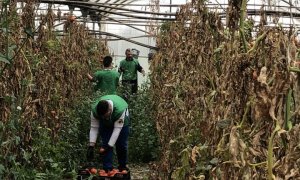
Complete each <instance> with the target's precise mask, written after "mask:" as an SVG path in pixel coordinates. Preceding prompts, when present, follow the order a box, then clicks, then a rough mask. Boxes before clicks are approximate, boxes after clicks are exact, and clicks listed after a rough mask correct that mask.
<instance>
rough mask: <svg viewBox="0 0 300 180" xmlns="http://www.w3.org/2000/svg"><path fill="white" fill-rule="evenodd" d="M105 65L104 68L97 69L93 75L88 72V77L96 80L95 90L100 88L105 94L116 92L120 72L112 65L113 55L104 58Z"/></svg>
mask: <svg viewBox="0 0 300 180" xmlns="http://www.w3.org/2000/svg"><path fill="white" fill-rule="evenodd" d="M103 65H104V69H103V70H99V71H96V72H95V73H94V75H93V76H91V75H89V74H88V79H89V80H90V81H93V82H96V85H95V87H94V90H95V91H98V90H100V91H101V92H103V93H104V94H116V93H117V92H116V91H117V87H118V85H119V78H120V74H119V73H118V72H117V71H115V70H113V69H112V67H111V66H112V57H111V56H106V57H105V58H104V60H103Z"/></svg>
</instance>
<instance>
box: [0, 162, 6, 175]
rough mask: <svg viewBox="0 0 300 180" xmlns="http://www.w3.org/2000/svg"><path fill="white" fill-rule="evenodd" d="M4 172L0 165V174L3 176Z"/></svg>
mask: <svg viewBox="0 0 300 180" xmlns="http://www.w3.org/2000/svg"><path fill="white" fill-rule="evenodd" d="M4 171H5V167H4V166H3V165H2V164H0V174H4Z"/></svg>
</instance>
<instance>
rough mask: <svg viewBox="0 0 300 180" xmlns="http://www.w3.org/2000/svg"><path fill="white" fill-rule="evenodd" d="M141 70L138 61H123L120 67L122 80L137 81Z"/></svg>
mask: <svg viewBox="0 0 300 180" xmlns="http://www.w3.org/2000/svg"><path fill="white" fill-rule="evenodd" d="M139 68H141V66H140V64H139V62H138V60H137V59H134V58H133V60H131V61H127V60H126V59H123V60H122V61H121V62H120V67H119V69H121V71H122V73H123V74H122V80H137V71H138V70H139Z"/></svg>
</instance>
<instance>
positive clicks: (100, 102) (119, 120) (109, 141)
mask: <svg viewBox="0 0 300 180" xmlns="http://www.w3.org/2000/svg"><path fill="white" fill-rule="evenodd" d="M98 132H99V134H100V136H101V140H102V145H101V149H100V153H102V154H103V169H104V170H105V172H107V173H109V172H110V171H112V170H113V147H114V146H116V153H117V159H118V164H119V166H118V169H119V171H120V172H121V171H124V170H127V171H128V168H127V156H128V155H127V152H128V135H129V112H128V104H127V102H126V101H125V100H124V99H123V98H121V97H120V96H118V95H105V96H102V97H100V98H99V99H97V100H96V101H95V103H94V104H93V105H92V112H91V128H90V133H89V147H88V152H87V160H88V161H89V162H92V160H93V158H94V147H95V144H96V141H97V136H98Z"/></svg>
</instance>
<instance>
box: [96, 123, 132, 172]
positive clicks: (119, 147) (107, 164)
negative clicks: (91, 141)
mask: <svg viewBox="0 0 300 180" xmlns="http://www.w3.org/2000/svg"><path fill="white" fill-rule="evenodd" d="M112 133H113V128H105V127H104V128H103V126H101V125H100V136H101V138H102V145H103V146H104V147H107V146H108V141H109V139H110V137H111V135H112ZM128 134H129V126H124V127H123V128H122V130H121V132H120V135H119V137H118V139H117V142H116V153H117V158H118V163H119V166H120V167H126V164H127V151H128V150H127V149H128ZM112 168H113V149H110V150H109V151H108V152H106V153H105V154H104V156H103V169H104V170H111V169H112Z"/></svg>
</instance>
